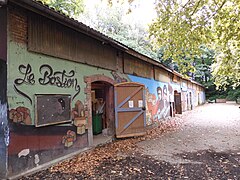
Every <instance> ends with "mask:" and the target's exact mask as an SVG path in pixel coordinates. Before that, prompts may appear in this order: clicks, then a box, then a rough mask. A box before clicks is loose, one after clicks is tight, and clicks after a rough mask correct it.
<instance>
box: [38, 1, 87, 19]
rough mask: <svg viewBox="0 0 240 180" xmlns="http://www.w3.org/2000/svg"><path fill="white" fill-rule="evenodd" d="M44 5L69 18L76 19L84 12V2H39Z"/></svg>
mask: <svg viewBox="0 0 240 180" xmlns="http://www.w3.org/2000/svg"><path fill="white" fill-rule="evenodd" d="M41 1H42V2H43V3H44V4H46V5H48V6H49V7H51V8H54V9H55V10H57V11H61V12H62V13H64V14H66V15H67V16H69V17H77V16H78V15H79V14H81V13H83V11H84V0H41Z"/></svg>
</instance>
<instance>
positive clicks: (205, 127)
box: [22, 104, 240, 179]
mask: <svg viewBox="0 0 240 180" xmlns="http://www.w3.org/2000/svg"><path fill="white" fill-rule="evenodd" d="M212 112H213V113H212ZM176 122H178V123H176ZM179 122H180V123H179ZM22 179H240V109H239V108H238V106H236V105H233V104H208V105H205V106H201V107H198V108H196V109H195V110H193V111H189V112H187V113H184V115H182V116H180V117H179V116H178V117H176V118H173V119H171V120H170V121H166V122H165V123H161V124H160V125H159V127H156V128H155V129H153V130H151V131H149V133H148V135H147V136H145V137H142V138H132V139H125V140H121V141H117V142H114V143H111V144H107V145H105V146H102V147H98V148H96V149H94V150H93V151H91V152H87V153H84V154H81V155H79V156H76V157H74V158H72V159H70V160H68V161H65V162H62V163H59V164H58V165H56V166H54V167H51V168H49V169H47V170H44V171H41V172H39V173H36V174H33V175H31V176H28V177H24V178H22Z"/></svg>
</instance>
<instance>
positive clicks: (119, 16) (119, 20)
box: [80, 0, 157, 59]
mask: <svg viewBox="0 0 240 180" xmlns="http://www.w3.org/2000/svg"><path fill="white" fill-rule="evenodd" d="M123 3H124V0H122V1H119V2H114V3H113V1H111V3H110V5H104V4H101V3H100V4H98V5H96V6H95V9H94V11H95V13H94V14H97V16H96V17H94V15H92V14H87V13H86V14H85V17H84V16H82V17H81V19H80V20H81V21H83V22H84V23H86V24H89V25H90V26H91V27H93V28H94V29H96V30H98V31H100V32H101V33H103V34H105V35H107V36H109V37H111V38H113V39H115V40H117V41H119V42H121V43H122V44H124V45H126V46H128V47H130V48H132V49H134V50H136V51H138V52H140V53H142V54H144V55H146V56H149V57H151V58H153V59H157V54H156V53H155V52H154V51H153V46H152V44H151V43H150V40H149V39H148V32H147V30H146V29H145V28H144V27H143V25H141V24H140V23H137V22H136V21H134V20H132V19H130V18H129V19H127V20H126V16H127V15H128V14H129V5H128V3H129V1H127V2H126V3H127V5H123ZM89 19H91V22H90V23H88V20H89ZM85 21H86V22H85Z"/></svg>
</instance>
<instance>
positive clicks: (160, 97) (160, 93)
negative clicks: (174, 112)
mask: <svg viewBox="0 0 240 180" xmlns="http://www.w3.org/2000/svg"><path fill="white" fill-rule="evenodd" d="M157 95H158V100H160V101H161V100H162V90H161V88H158V89H157Z"/></svg>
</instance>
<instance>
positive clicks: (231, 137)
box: [139, 104, 240, 163]
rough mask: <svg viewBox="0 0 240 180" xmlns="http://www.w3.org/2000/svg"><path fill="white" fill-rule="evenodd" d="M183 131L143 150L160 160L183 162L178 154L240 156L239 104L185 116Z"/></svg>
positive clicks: (198, 110) (145, 145)
mask: <svg viewBox="0 0 240 180" xmlns="http://www.w3.org/2000/svg"><path fill="white" fill-rule="evenodd" d="M182 118H183V120H184V122H185V124H184V126H183V127H182V129H180V130H178V131H177V132H174V133H172V132H170V133H167V134H165V135H164V136H162V137H161V138H159V139H154V140H149V141H142V142H141V143H139V146H140V147H141V148H143V152H144V153H145V154H148V155H153V156H156V158H158V159H159V160H166V161H169V162H175V161H176V162H177V163H178V162H179V161H180V159H179V157H176V156H174V154H180V153H185V152H196V151H201V150H212V151H216V152H227V151H239V152H240V109H239V108H238V106H237V105H235V104H206V105H204V106H201V107H198V108H196V109H195V110H193V111H189V112H187V114H184V115H183V117H182Z"/></svg>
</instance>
